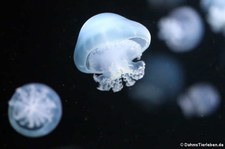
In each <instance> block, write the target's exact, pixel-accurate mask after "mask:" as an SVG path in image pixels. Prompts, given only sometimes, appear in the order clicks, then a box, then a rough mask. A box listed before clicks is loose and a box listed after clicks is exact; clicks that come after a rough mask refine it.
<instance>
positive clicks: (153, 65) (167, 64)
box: [129, 54, 184, 108]
mask: <svg viewBox="0 0 225 149" xmlns="http://www.w3.org/2000/svg"><path fill="white" fill-rule="evenodd" d="M146 63H147V64H148V63H149V64H150V66H149V67H146V73H145V76H144V78H143V79H142V80H141V81H140V82H139V83H138V84H136V85H135V86H134V87H132V92H129V95H130V96H131V98H132V99H133V100H134V101H135V102H137V103H140V105H144V108H149V106H150V107H151V108H152V107H157V106H161V105H163V104H165V103H168V102H170V101H172V99H174V97H175V96H176V95H177V94H178V93H179V92H180V91H181V90H182V88H183V86H184V73H183V69H182V66H181V65H180V63H179V62H178V61H176V59H174V58H173V57H171V56H169V55H166V54H152V55H151V57H150V59H149V60H148V61H147V62H146ZM146 106H147V107H146Z"/></svg>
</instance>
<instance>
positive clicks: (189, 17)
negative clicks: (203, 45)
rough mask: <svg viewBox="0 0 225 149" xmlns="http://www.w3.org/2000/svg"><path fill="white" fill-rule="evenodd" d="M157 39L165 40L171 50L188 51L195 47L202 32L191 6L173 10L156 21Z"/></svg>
mask: <svg viewBox="0 0 225 149" xmlns="http://www.w3.org/2000/svg"><path fill="white" fill-rule="evenodd" d="M158 27H159V34H158V36H159V39H161V40H163V41H165V42H166V44H167V46H168V47H169V48H170V49H171V50H172V51H173V52H188V51H191V50H193V49H194V48H196V47H197V45H198V44H199V43H200V41H201V40H202V37H203V34H204V26H203V23H202V20H201V18H200V16H199V14H198V13H197V12H196V11H195V10H194V9H193V8H191V7H188V6H183V7H179V8H176V9H175V10H173V11H172V12H171V13H170V14H169V15H168V16H167V17H164V18H162V19H160V21H159V23H158Z"/></svg>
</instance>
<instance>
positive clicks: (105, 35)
mask: <svg viewBox="0 0 225 149" xmlns="http://www.w3.org/2000/svg"><path fill="white" fill-rule="evenodd" d="M150 41H151V36H150V33H149V31H148V29H147V28H146V27H144V26H143V25H141V24H140V23H138V22H135V21H131V20H129V19H126V18H124V17H122V16H120V15H117V14H113V13H101V14H98V15H95V16H93V17H91V18H90V19H88V20H87V21H86V22H85V24H84V25H83V27H82V28H81V30H80V33H79V37H78V40H77V44H76V47H75V52H74V61H75V65H76V67H77V68H78V69H79V70H80V71H81V72H84V73H93V74H94V80H95V81H96V82H98V83H99V87H98V89H99V90H101V91H108V90H110V89H112V90H113V91H114V92H117V91H120V90H121V89H122V88H123V84H122V80H123V81H124V82H126V86H132V85H134V83H135V81H136V80H139V79H141V78H142V77H143V76H144V69H145V63H144V62H143V61H138V62H133V60H134V59H136V58H137V59H140V58H141V56H142V53H143V52H144V51H145V50H146V49H147V48H148V47H149V45H150Z"/></svg>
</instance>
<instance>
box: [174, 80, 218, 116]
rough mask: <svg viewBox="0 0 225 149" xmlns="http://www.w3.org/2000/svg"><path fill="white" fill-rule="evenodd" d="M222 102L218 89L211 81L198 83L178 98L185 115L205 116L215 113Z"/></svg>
mask: <svg viewBox="0 0 225 149" xmlns="http://www.w3.org/2000/svg"><path fill="white" fill-rule="evenodd" d="M219 104H220V95H219V92H218V90H217V89H216V88H215V87H214V86H213V85H211V84H209V83H198V84H195V85H193V86H192V87H190V88H189V89H188V91H187V92H186V93H184V94H183V95H181V96H180V97H179V98H178V105H179V106H180V108H181V110H182V112H183V114H184V116H186V117H187V118H190V117H205V116H209V115H211V114H213V113H214V112H215V111H216V110H217V108H218V107H219Z"/></svg>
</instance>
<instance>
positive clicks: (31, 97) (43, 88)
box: [8, 83, 62, 137]
mask: <svg viewBox="0 0 225 149" xmlns="http://www.w3.org/2000/svg"><path fill="white" fill-rule="evenodd" d="M8 116H9V122H10V124H11V125H12V127H13V128H14V129H15V130H16V131H17V132H18V133H20V134H22V135H24V136H26V137H41V136H45V135H47V134H49V133H50V132H51V131H53V130H54V129H55V128H56V126H57V125H58V123H59V121H60V119H61V116H62V106H61V101H60V97H59V96H58V94H57V93H56V92H55V91H54V90H53V89H51V88H50V87H48V86H47V85H44V84H40V83H31V84H26V85H23V86H21V87H19V88H17V89H16V91H15V93H14V94H13V96H12V98H11V99H10V101H9V108H8Z"/></svg>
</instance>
